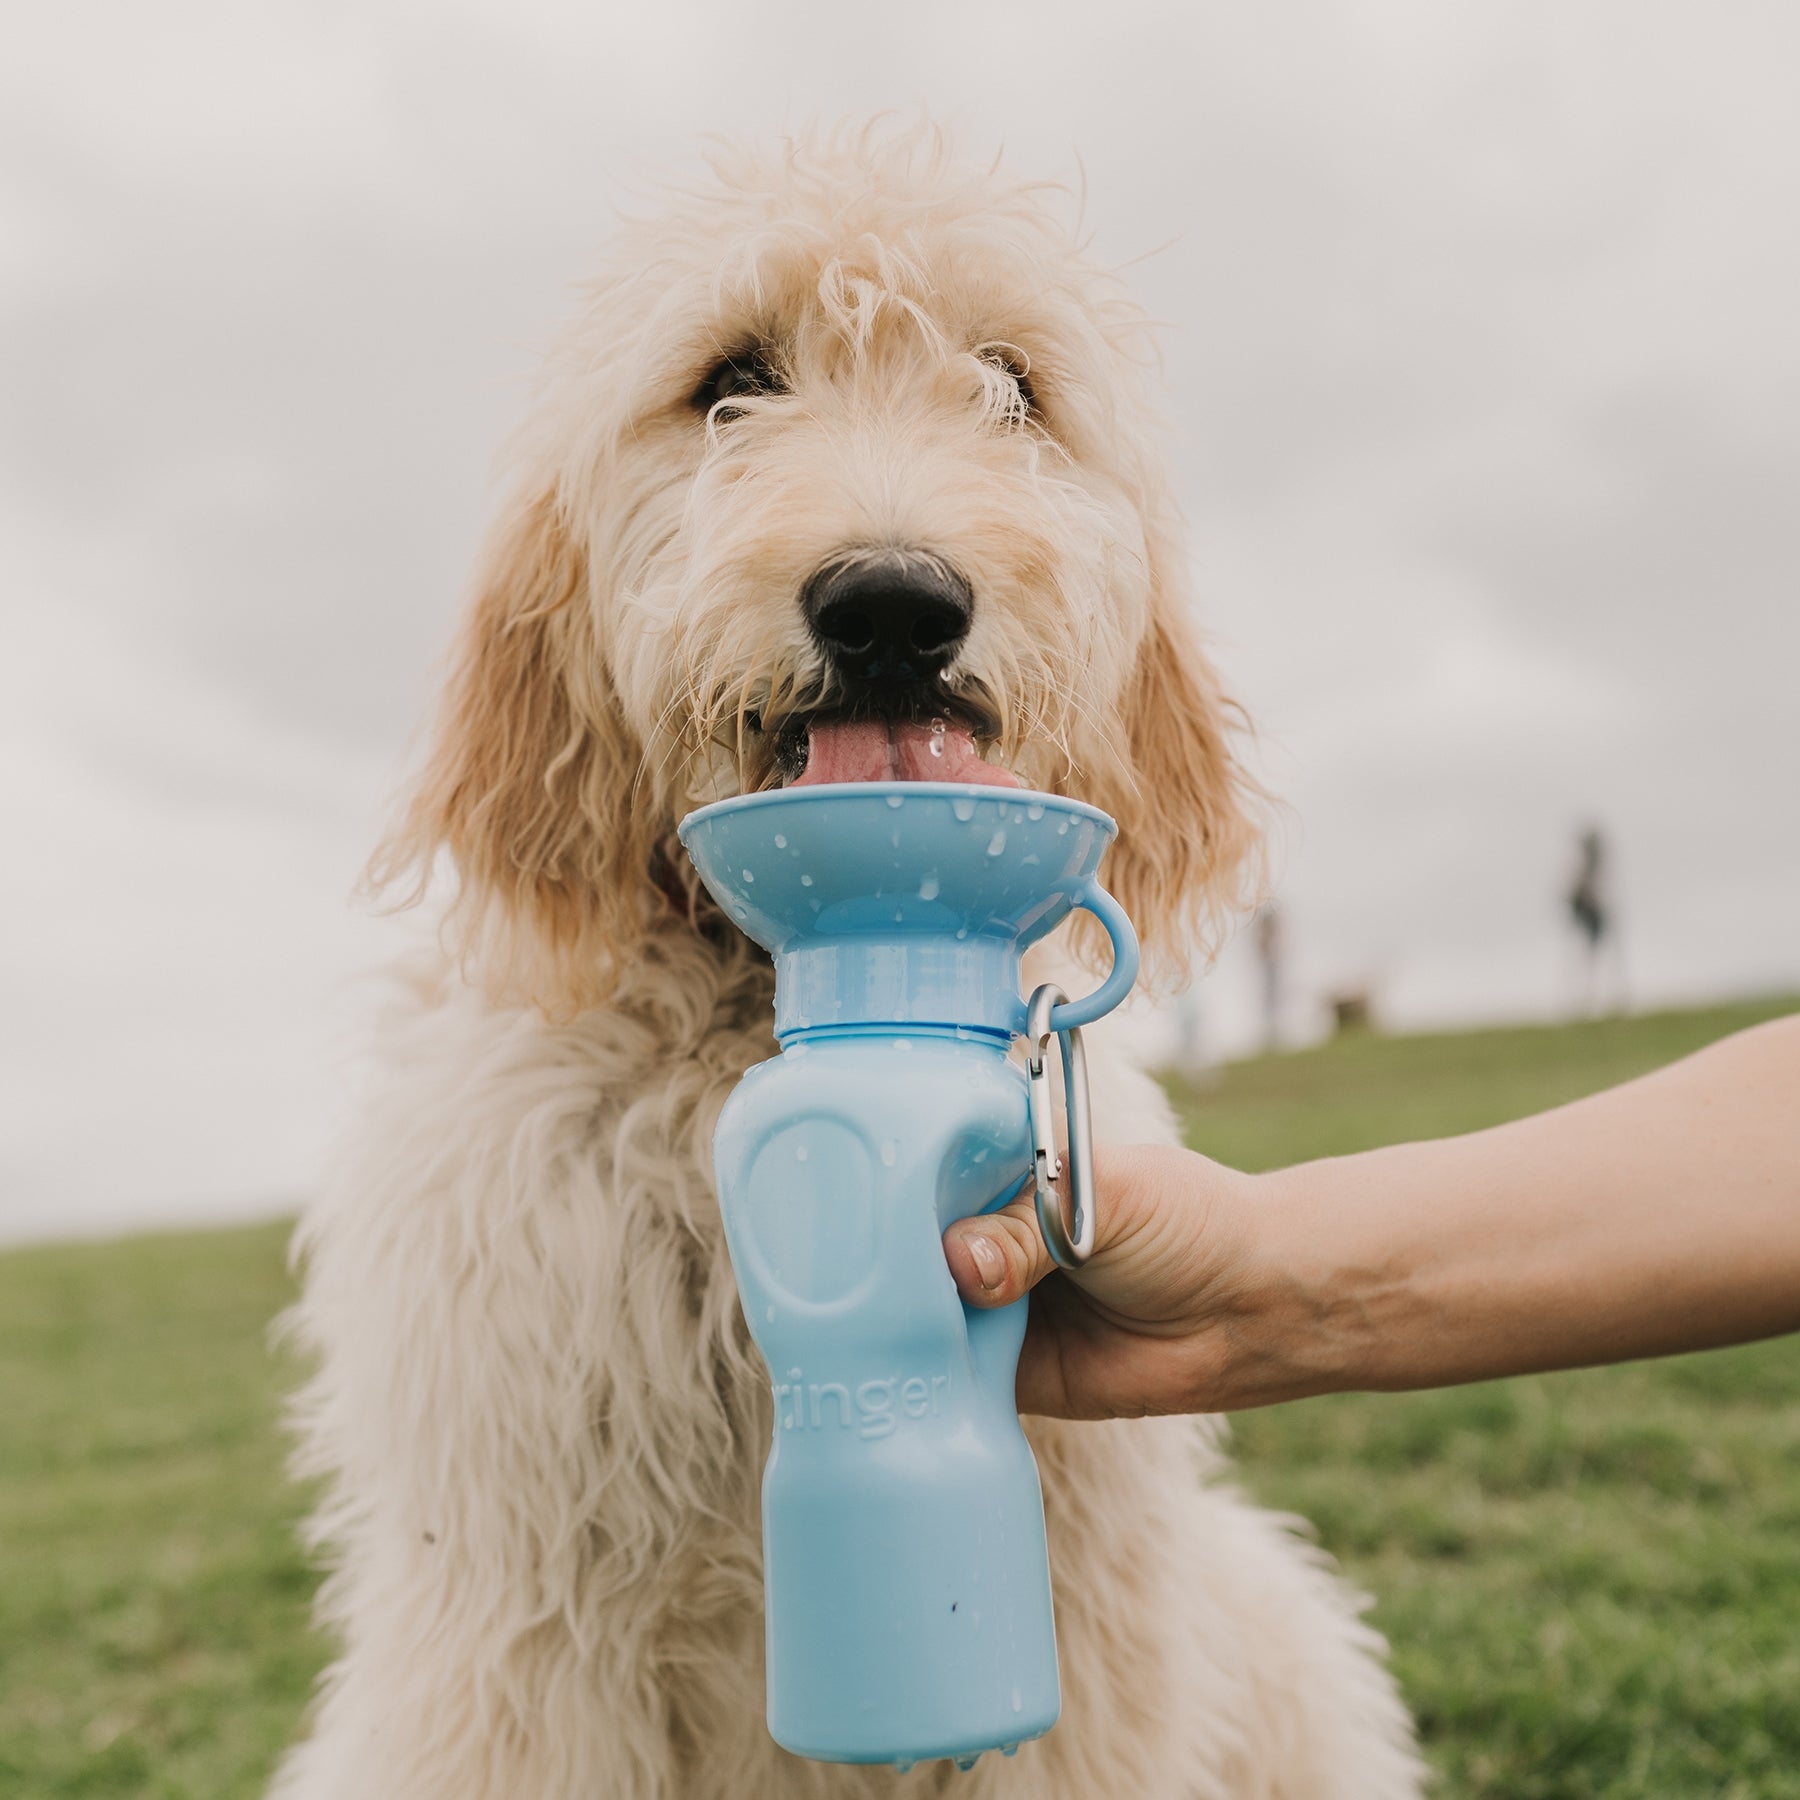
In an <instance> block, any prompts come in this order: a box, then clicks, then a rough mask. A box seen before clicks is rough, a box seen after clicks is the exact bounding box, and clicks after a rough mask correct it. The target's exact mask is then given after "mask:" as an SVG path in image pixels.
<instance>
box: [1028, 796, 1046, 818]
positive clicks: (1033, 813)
mask: <svg viewBox="0 0 1800 1800" xmlns="http://www.w3.org/2000/svg"><path fill="white" fill-rule="evenodd" d="M1025 816H1026V818H1028V819H1031V820H1033V821H1034V822H1035V821H1036V820H1038V819H1041V818H1042V817H1043V816H1044V803H1043V801H1041V800H1034V801H1032V803H1031V804H1030V805H1029V806H1028V807H1026V809H1025Z"/></svg>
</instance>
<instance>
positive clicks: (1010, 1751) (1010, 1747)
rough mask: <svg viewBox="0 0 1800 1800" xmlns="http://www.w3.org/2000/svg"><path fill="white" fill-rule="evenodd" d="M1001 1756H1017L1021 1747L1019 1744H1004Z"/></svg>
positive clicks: (1001, 1748)
mask: <svg viewBox="0 0 1800 1800" xmlns="http://www.w3.org/2000/svg"><path fill="white" fill-rule="evenodd" d="M1000 1754H1001V1755H1002V1756H1017V1755H1018V1754H1019V1746H1018V1745H1017V1744H1002V1745H1001V1746H1000Z"/></svg>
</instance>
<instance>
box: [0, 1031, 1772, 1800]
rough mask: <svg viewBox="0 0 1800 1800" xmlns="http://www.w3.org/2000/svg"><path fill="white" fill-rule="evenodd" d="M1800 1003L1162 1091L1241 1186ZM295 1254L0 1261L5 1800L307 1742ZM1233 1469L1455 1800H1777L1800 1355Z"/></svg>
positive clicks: (1440, 1415) (240, 1791)
mask: <svg viewBox="0 0 1800 1800" xmlns="http://www.w3.org/2000/svg"><path fill="white" fill-rule="evenodd" d="M1793 1004H1794V1003H1793V1002H1787V1003H1770V1004H1768V1005H1765V1006H1760V1007H1757V1006H1736V1007H1720V1008H1715V1009H1710V1010H1708V1011H1704V1012H1692V1013H1683V1014H1669V1015H1663V1016H1659V1017H1647V1018H1638V1019H1630V1020H1618V1021H1608V1022H1601V1023H1595V1024H1591V1025H1579V1026H1570V1027H1565V1028H1561V1029H1549V1030H1516V1031H1494V1032H1480V1033H1472V1034H1466V1035H1460V1036H1449V1037H1430V1038H1425V1037H1418V1038H1360V1039H1350V1040H1345V1041H1340V1042H1337V1043H1334V1044H1331V1045H1328V1046H1325V1047H1324V1048H1322V1049H1319V1050H1316V1051H1308V1052H1304V1053H1301V1054H1297V1055H1290V1056H1281V1057H1274V1058H1267V1059H1263V1060H1259V1061H1257V1062H1251V1063H1245V1064H1240V1065H1237V1066H1235V1067H1233V1068H1231V1069H1228V1070H1227V1071H1225V1073H1224V1075H1223V1078H1222V1079H1221V1081H1220V1082H1219V1083H1218V1085H1217V1086H1215V1087H1213V1088H1210V1089H1208V1090H1207V1091H1205V1092H1204V1093H1198V1094H1196V1093H1193V1092H1190V1091H1188V1090H1186V1089H1180V1090H1178V1091H1177V1098H1178V1100H1179V1101H1180V1102H1181V1104H1182V1106H1183V1110H1184V1112H1185V1114H1186V1117H1187V1121H1188V1125H1189V1130H1190V1135H1191V1139H1192V1141H1193V1142H1194V1143H1195V1145H1196V1146H1198V1147H1199V1148H1201V1149H1204V1150H1206V1151H1207V1152H1209V1153H1210V1154H1212V1155H1215V1156H1219V1157H1222V1158H1225V1159H1226V1160H1231V1161H1236V1162H1238V1163H1240V1164H1243V1165H1245V1166H1249V1167H1263V1166H1268V1165H1271V1164H1275V1163H1280V1162H1288V1161H1294V1160H1297V1159H1298V1158H1301V1157H1304V1156H1312V1155H1318V1154H1323V1153H1326V1152H1330V1151H1339V1150H1347V1149H1354V1148H1360V1147H1363V1146H1366V1145H1371V1144H1376V1143H1381V1142H1384V1141H1388V1140H1391V1139H1394V1138H1398V1137H1406V1136H1420V1135H1427V1134H1437V1133H1443V1132H1451V1131H1460V1130H1467V1129H1471V1128H1473V1127H1476V1126H1480V1125H1485V1124H1489V1123H1493V1122H1495V1121H1497V1120H1499V1119H1502V1118H1505V1117H1508V1116H1510V1115H1512V1114H1516V1113H1519V1112H1524V1111H1529V1110H1531V1109H1534V1108H1537V1107H1541V1106H1547V1105H1551V1104H1554V1103H1556V1102H1557V1101H1560V1100H1564V1099H1568V1098H1571V1097H1573V1096H1575V1095H1578V1094H1580V1093H1583V1092H1586V1091H1588V1090H1591V1089H1593V1088H1596V1087H1600V1086H1604V1085H1606V1084H1607V1083H1609V1082H1612V1081H1616V1080H1621V1079H1623V1078H1625V1077H1626V1076H1629V1075H1631V1074H1634V1073H1636V1072H1638V1071H1640V1070H1643V1069H1646V1068H1650V1067H1652V1066H1654V1065H1656V1064H1658V1063H1660V1062H1665V1061H1668V1060H1671V1059H1672V1058H1674V1057H1676V1056H1679V1055H1681V1054H1683V1053H1684V1052H1685V1051H1687V1050H1689V1049H1692V1048H1694V1047H1696V1046H1698V1045H1700V1044H1703V1043H1705V1042H1707V1041H1709V1040H1710V1039H1712V1038H1714V1037H1717V1036H1720V1035H1721V1034H1723V1033H1725V1032H1727V1031H1730V1030H1733V1029H1736V1028H1737V1027H1739V1026H1742V1025H1746V1024H1749V1023H1751V1022H1753V1021H1754V1020H1755V1019H1757V1018H1762V1017H1768V1016H1771V1015H1773V1014H1775V1013H1779V1012H1784V1011H1788V1010H1791V1009H1792V1006H1793ZM284 1236H285V1233H284V1231H283V1230H281V1229H279V1228H263V1229H257V1230H249V1231H233V1232H217V1233H208V1234H204V1235H196V1236H184V1237H152V1238H139V1239H132V1240H127V1241H124V1242H120V1243H114V1244H104V1245H84V1246H75V1247H67V1248H62V1247H58V1248H49V1249H32V1250H25V1251H17V1252H13V1253H11V1254H9V1255H7V1256H4V1257H0V1796H5V1797H6V1800H63V1797H65V1796H67V1797H73V1796H84V1797H85V1796H109V1797H114V1796H116V1797H120V1800H123V1797H125V1796H132V1797H133V1800H135V1797H138V1796H149V1797H154V1800H240V1797H247V1796H251V1795H254V1794H257V1793H258V1792H259V1791H260V1784H261V1783H262V1781H263V1780H264V1778H265V1777H266V1775H267V1773H268V1771H269V1769H270V1767H271V1765H272V1763H273V1761H274V1758H275V1756H276V1754H277V1752H278V1750H279V1747H280V1746H281V1744H282V1743H284V1742H285V1741H286V1740H287V1739H288V1738H289V1736H290V1735H291V1734H292V1732H293V1730H294V1728H295V1725H296V1723H297V1721H298V1718H299V1715H300V1712H301V1710H302V1708H303V1706H304V1704H305V1700H306V1695H307V1692H308V1689H309V1685H310V1683H311V1680H312V1676H313V1673H314V1671H315V1670H316V1668H317V1667H318V1664H319V1662H320V1661H321V1659H322V1656H323V1646H322V1645H321V1644H320V1643H319V1642H318V1641H317V1639H315V1638H314V1637H312V1636H311V1635H310V1634H309V1632H308V1630H307V1625H306V1606H307V1600H308V1596H309V1594H310V1592H311V1589H312V1585H313V1579H314V1578H313V1574H312V1572H311V1571H310V1570H309V1569H308V1567H307V1565H306V1563H305V1561H304V1559H303V1558H302V1556H301V1555H300V1553H299V1551H298V1549H297V1548H296V1546H295V1543H294V1539H293V1531H292V1527H293V1523H294V1519H295V1516H296V1514H297V1512H298V1510H299V1506H298V1499H297V1496H296V1495H295V1494H294V1493H293V1492H291V1491H290V1490H289V1489H288V1488H287V1487H286V1486H285V1485H284V1483H283V1481H282V1478H281V1473H280V1461H281V1443H280V1436H279V1431H278V1428H277V1409H278V1397H279V1394H280V1392H281V1389H282V1387H283V1385H284V1383H286V1382H287V1381H288V1380H290V1379H291V1372H290V1371H284V1370H282V1369H281V1368H279V1367H278V1366H277V1364H276V1363H275V1361H274V1360H273V1359H272V1358H271V1356H270V1354H269V1352H268V1350H267V1348H266V1344H265V1335H264V1334H265V1327H266V1324H267V1321H268V1320H269V1318H270V1317H271V1316H272V1315H273V1314H274V1313H275V1312H276V1311H277V1310H278V1309H279V1307H280V1306H281V1305H282V1304H283V1303H284V1301H285V1299H286V1297H287V1295H288V1291H289V1288H288V1280H287V1276H286V1274H285V1271H284V1269H283V1267H282V1260H281V1256H282V1243H283V1238H284ZM1238 1442H1239V1446H1240V1449H1241V1452H1242V1456H1243V1461H1244V1465H1245V1470H1246V1476H1247V1479H1248V1480H1249V1482H1250V1484H1251V1486H1252V1487H1253V1488H1254V1489H1255V1491H1256V1492H1257V1493H1258V1494H1259V1495H1260V1496H1261V1497H1262V1498H1264V1499H1266V1500H1268V1501H1270V1502H1271V1503H1273V1504H1276V1505H1280V1506H1285V1507H1292V1508H1294V1509H1295V1510H1297V1511H1300V1512H1303V1513H1305V1514H1307V1515H1308V1516H1309V1517H1311V1518H1312V1519H1313V1520H1314V1521H1316V1523H1317V1525H1318V1528H1319V1533H1320V1535H1321V1537H1322V1539H1323V1540H1324V1542H1325V1544H1326V1545H1327V1546H1328V1547H1329V1548H1330V1549H1331V1550H1332V1551H1333V1552H1334V1553H1335V1554H1336V1555H1337V1556H1339V1557H1340V1558H1341V1559H1342V1560H1343V1562H1344V1564H1345V1565H1346V1567H1347V1568H1348V1569H1349V1570H1350V1571H1351V1573H1352V1574H1353V1575H1354V1576H1355V1578H1356V1579H1357V1580H1359V1581H1360V1582H1362V1583H1363V1584H1364V1585H1365V1586H1367V1587H1368V1589H1369V1590H1370V1591H1371V1592H1373V1593H1375V1594H1376V1595H1377V1596H1378V1601H1377V1605H1376V1607H1375V1612H1374V1617H1375V1619H1376V1621H1377V1622H1378V1623H1379V1625H1380V1626H1381V1627H1382V1629H1383V1630H1384V1631H1386V1632H1387V1633H1388V1635H1389V1637H1390V1638H1391V1639H1392V1641H1393V1645H1394V1655H1395V1662H1396V1665H1397V1667H1398V1669H1399V1672H1400V1675H1401V1679H1402V1680H1403V1682H1404V1684H1405V1686H1406V1690H1407V1694H1408V1697H1409V1699H1410V1701H1411V1703H1412V1705H1413V1707H1414V1708H1415V1710H1416V1712H1417V1714H1418V1716H1419V1719H1420V1721H1421V1724H1422V1727H1423V1729H1424V1732H1425V1736H1426V1741H1427V1744H1428V1746H1429V1749H1430V1753H1431V1756H1432V1759H1433V1761H1434V1762H1435V1763H1436V1765H1437V1766H1438V1768H1439V1769H1440V1770H1441V1771H1442V1780H1441V1782H1440V1784H1439V1792H1440V1793H1441V1794H1443V1795H1445V1796H1453V1797H1455V1800H1475V1797H1476V1796H1480V1797H1482V1800H1600V1797H1602V1796H1604V1797H1606V1800H1626V1797H1628V1796H1629V1797H1631V1800H1640V1797H1646V1796H1655V1797H1657V1800H1662V1797H1668V1800H1699V1797H1702V1796H1704V1797H1706V1800H1800V1341H1789V1342H1786V1343H1778V1344H1771V1345H1763V1346H1755V1347H1752V1348H1749V1349H1744V1350H1733V1351H1719V1352H1714V1353H1712V1354H1710V1355H1706V1356H1699V1357H1686V1358H1680V1359H1676V1360H1672V1361H1669V1362H1664V1363H1656V1364H1643V1365H1638V1366H1635V1367H1630V1368H1623V1369H1611V1370H1596V1371H1592V1372H1588V1373H1582V1374H1575V1375H1561V1376H1550V1377H1537V1378H1533V1379H1528V1380H1521V1381H1512V1382H1504V1383H1496V1384H1493V1385H1490V1386H1485V1387H1476V1388H1467V1389H1462V1390H1457V1391H1452V1392H1445V1393H1438V1394H1422V1395H1412V1396H1362V1395H1356V1396H1344V1397H1341V1398H1336V1399H1325V1400H1311V1401H1306V1402H1303V1403H1301V1404H1299V1405H1296V1406H1290V1407H1285V1408H1280V1409H1276V1410H1273V1411H1269V1412H1266V1413H1257V1414H1251V1415H1246V1416H1245V1417H1244V1418H1243V1419H1242V1420H1241V1421H1240V1423H1239V1428H1238ZM1109 1800H1110V1797H1109ZM1119 1800H1126V1797H1123V1796H1121V1797H1119Z"/></svg>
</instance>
